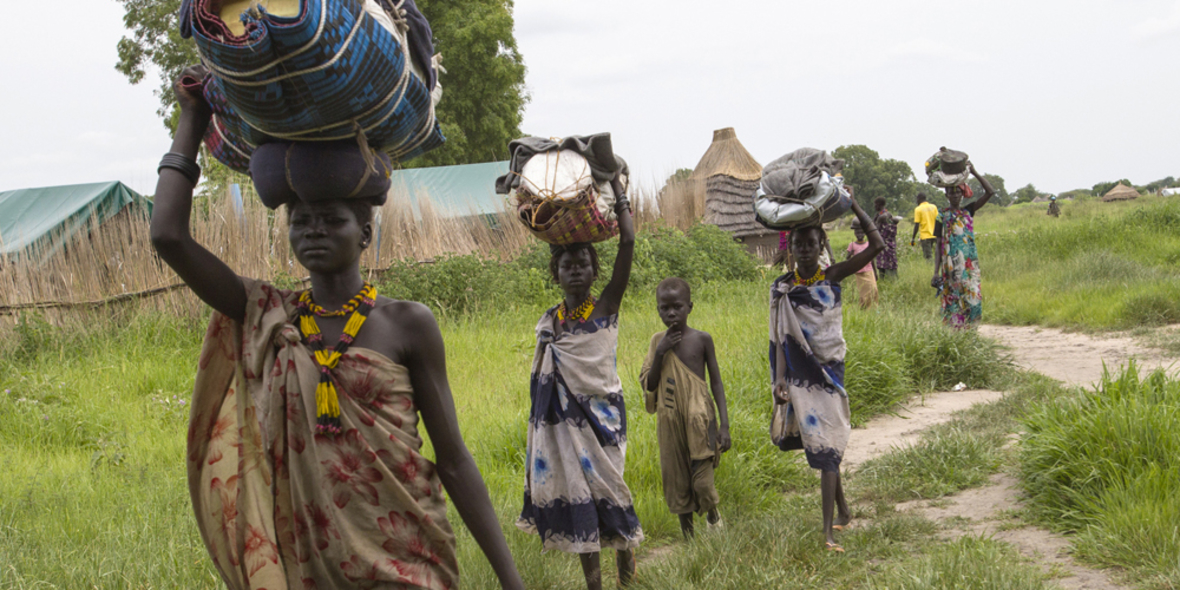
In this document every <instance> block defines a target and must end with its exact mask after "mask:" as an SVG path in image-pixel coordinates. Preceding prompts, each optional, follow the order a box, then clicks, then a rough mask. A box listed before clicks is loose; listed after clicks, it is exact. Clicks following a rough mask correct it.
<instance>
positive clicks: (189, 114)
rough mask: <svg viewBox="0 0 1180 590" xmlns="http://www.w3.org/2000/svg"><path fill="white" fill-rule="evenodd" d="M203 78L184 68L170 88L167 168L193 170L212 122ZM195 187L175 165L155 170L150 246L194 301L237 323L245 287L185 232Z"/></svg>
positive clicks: (197, 70)
mask: <svg viewBox="0 0 1180 590" xmlns="http://www.w3.org/2000/svg"><path fill="white" fill-rule="evenodd" d="M206 75H207V72H206V71H205V68H204V67H202V66H193V67H189V68H187V69H185V70H184V72H183V73H181V75H180V78H179V79H178V80H177V81H176V84H175V85H174V87H173V88H174V90H175V91H176V98H177V101H178V102H179V103H180V121H179V123H178V124H177V126H176V135H175V137H173V139H172V149H171V151H170V152H169V154H168V156H166V158H167V159H168V160H171V161H172V162H171V165H176V164H177V163H178V162H191V163H192V169H193V170H196V158H197V151H198V150H199V149H200V147H201V139H202V138H203V137H204V136H205V130H206V129H208V127H209V121H210V119H211V118H212V112H211V111H210V110H209V105H208V104H207V103H206V102H205V99H204V97H202V96H201V94H200V90H199V88H200V85H199V84H197V83H198V82H200V81H201V80H203V79H204V77H205V76H206ZM166 161H167V160H166ZM161 163H162V164H164V162H161ZM195 185H196V182H195V179H192V178H190V177H189V176H188V175H187V174H186V173H185V172H182V171H181V170H180V169H178V167H171V166H170V165H168V164H164V165H162V166H161V167H160V180H159V181H158V182H157V183H156V196H155V203H154V205H153V207H152V222H151V237H152V246H153V247H155V249H156V252H158V253H159V254H160V258H163V259H164V262H166V263H168V266H170V267H172V270H175V271H176V274H178V275H180V278H181V280H183V281H184V282H185V284H187V285H188V286H189V288H190V289H192V290H193V293H196V294H197V297H200V298H201V300H202V301H204V302H205V303H208V304H209V306H210V307H212V308H213V309H216V310H217V311H219V312H221V313H222V314H224V315H226V316H228V317H229V318H230V319H233V320H234V321H237V322H241V321H243V320H244V319H245V317H246V288H245V286H244V285H243V284H242V279H241V277H239V276H238V275H237V273H235V272H234V271H233V270H232V269H231V268H230V267H229V266H228V265H226V264H225V263H224V262H222V261H221V259H219V258H217V257H216V256H214V255H213V253H212V252H210V251H209V250H206V249H205V248H204V247H203V246H201V245H200V244H198V243H197V241H196V240H194V239H193V236H192V232H191V231H190V229H189V218H190V215H191V213H192V206H193V188H194V187H195Z"/></svg>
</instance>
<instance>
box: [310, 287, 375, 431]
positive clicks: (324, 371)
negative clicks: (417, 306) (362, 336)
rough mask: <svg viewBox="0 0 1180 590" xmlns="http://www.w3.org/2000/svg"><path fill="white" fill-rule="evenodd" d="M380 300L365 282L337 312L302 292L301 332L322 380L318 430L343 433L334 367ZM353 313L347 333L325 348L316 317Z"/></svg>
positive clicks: (317, 398)
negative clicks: (326, 308)
mask: <svg viewBox="0 0 1180 590" xmlns="http://www.w3.org/2000/svg"><path fill="white" fill-rule="evenodd" d="M376 302H377V289H375V288H373V285H370V284H369V283H365V286H364V288H363V289H361V292H360V293H357V295H356V297H353V298H352V300H351V301H349V302H348V303H347V304H346V305H345V306H344V308H343V309H340V310H338V311H324V308H322V307H320V306H318V305H316V304H315V302H313V301H312V300H311V289H308V290H306V291H304V292H302V293H300V294H299V303H298V304H296V310H297V311H298V313H299V331H300V332H302V333H303V337H304V338H305V339H306V340H307V344H308V345H309V346H311V349H312V351H313V352H315V361H316V364H317V365H319V366H320V381H319V383H318V384H316V387H315V407H316V433H317V434H326V435H329V436H335V435H337V434H340V432H341V424H340V401H339V400H338V399H337V396H336V385H335V384H334V383H332V373H331V371H332V369H335V368H336V365H337V364H339V363H340V357H341V356H343V355H344V352H345V351H346V350H348V347H349V345H350V344H352V341H353V340H355V339H356V335H357V333H358V332H360V331H361V326H362V325H364V323H365V318H367V317H368V316H369V312H370V311H372V310H373V305H375V304H376ZM349 312H351V313H352V315H351V316H350V317H349V318H348V322H347V323H346V324H345V325H344V333H343V334H341V335H340V340H339V341H337V342H336V346H335V347H333V348H332V350H331V351H328V350H325V349H324V335H323V334H322V333H320V327H319V326H318V325H316V322H315V316H317V315H319V316H322V317H338V316H343V315H344V314H346V313H349Z"/></svg>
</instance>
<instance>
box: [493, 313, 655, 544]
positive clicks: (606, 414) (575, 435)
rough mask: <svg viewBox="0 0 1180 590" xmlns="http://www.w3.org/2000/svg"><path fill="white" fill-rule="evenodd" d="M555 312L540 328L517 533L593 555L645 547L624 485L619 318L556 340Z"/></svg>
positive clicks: (594, 322) (568, 332) (624, 422)
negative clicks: (613, 550) (520, 531)
mask: <svg viewBox="0 0 1180 590" xmlns="http://www.w3.org/2000/svg"><path fill="white" fill-rule="evenodd" d="M556 310H557V308H556V307H554V308H552V309H550V310H549V311H547V312H545V315H543V316H542V317H541V321H540V322H539V323H538V324H537V351H536V355H535V356H534V358H533V373H532V379H531V384H530V385H531V386H530V390H531V395H532V409H531V410H530V412H529V429H528V447H527V453H526V458H525V461H526V463H525V488H524V509H523V510H521V514H520V519H519V520H517V523H516V526H518V527H519V528H520V529H522V530H524V531H526V532H530V533H534V534H538V535H540V537H541V541H542V544H543V547H544V548H545V549H559V550H561V551H565V552H568V553H592V552H597V551H600V550H601V549H602V548H604V547H608V548H613V549H630V548H633V547H637V546H638V545H639V542H640V541H642V540H643V531H642V529H641V528H640V526H639V518H638V517H636V515H635V508H634V506H633V505H632V500H631V490H629V489H628V488H627V484H626V482H624V481H623V463H624V460H625V457H626V450H627V411H626V408H625V407H624V405H623V386H622V383H621V382H620V381H619V373H618V367H617V365H616V359H615V351H616V348H617V347H618V336H619V316H618V314H614V315H610V316H607V317H602V318H598V319H596V320H591V321H587V322H581V323H578V324H576V325H574V326H573V327H572V328H570V329H568V330H566V331H564V332H563V333H562V334H561V335H560V336H558V337H555V336H554V331H553V322H554V316H555V314H556Z"/></svg>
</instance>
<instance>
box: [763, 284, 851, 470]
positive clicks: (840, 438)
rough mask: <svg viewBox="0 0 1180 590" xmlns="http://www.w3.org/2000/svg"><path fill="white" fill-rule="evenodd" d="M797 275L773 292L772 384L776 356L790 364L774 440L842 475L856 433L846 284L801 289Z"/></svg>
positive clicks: (815, 465)
mask: <svg viewBox="0 0 1180 590" xmlns="http://www.w3.org/2000/svg"><path fill="white" fill-rule="evenodd" d="M794 280H795V275H794V273H790V274H786V275H783V276H782V277H779V278H778V280H776V281H775V282H774V285H773V286H771V288H770V379H771V385H772V387H773V384H774V377H775V375H776V374H777V372H776V371H777V365H778V359H777V358H776V357H777V355H776V354H775V352H776V350H781V351H782V353H783V357H784V358H785V359H786V362H787V366H786V370H785V374H786V378H787V396H788V399H789V401H788V402H787V403H785V404H775V406H774V410H773V415H772V417H771V424H770V436H771V440H772V441H774V443H775V444H776V445H778V447H779V448H780V449H782V450H784V451H788V450H792V449H803V450H804V452H805V453H806V455H807V463H808V464H809V465H811V467H812V468H814V469H819V470H822V471H829V472H838V471H839V470H840V461H841V460H842V459H843V457H844V449H845V447H847V446H848V437H849V434H850V433H851V432H852V422H851V412H850V410H849V407H848V394H847V393H846V392H845V391H844V353H845V350H846V346H845V344H844V328H843V326H842V309H841V301H840V283H837V282H832V281H828V280H826V279H825V280H821V281H818V282H816V283H815V284H813V285H811V286H803V285H795V282H794Z"/></svg>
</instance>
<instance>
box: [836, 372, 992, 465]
mask: <svg viewBox="0 0 1180 590" xmlns="http://www.w3.org/2000/svg"><path fill="white" fill-rule="evenodd" d="M1003 396H1004V394H1003V393H1001V392H999V391H988V390H986V389H969V390H966V391H943V392H940V393H932V394H929V395H926V396H921V397H915V398H914V399H912V400H910V401H909V402H907V403H906V404H905V405H904V406H902V408H901V409H900V410H898V411H897V414H896V415H884V416H877V417H876V418H874V419H872V420H870V421H869V422H868V423H867V424H865V425H864V427H863V428H856V429H853V431H852V434H851V435H850V436H849V438H848V448H847V449H846V450H845V451H844V459H843V460H841V462H840V465H841V466H843V467H844V468H845V469H848V470H852V469H855V468H856V467H859V466H860V464H861V463H864V462H865V461H868V460H869V459H872V458H874V457H877V456H880V455H884V454H885V453H888V452H889V451H890V449H893V448H895V447H907V446H910V445H912V444H914V443H916V442H918V439H919V438H921V436H922V431H924V430H926V429H927V428H930V427H931V426H934V425H936V424H942V423H943V422H946V421H948V420H950V419H951V418H952V414H954V413H955V412H958V411H959V410H966V409H967V408H970V407H971V406H973V405H975V404H987V403H991V402H994V401H996V400H998V399H1000V398H1001V397H1003Z"/></svg>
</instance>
